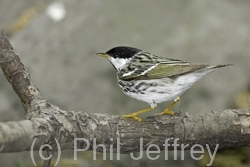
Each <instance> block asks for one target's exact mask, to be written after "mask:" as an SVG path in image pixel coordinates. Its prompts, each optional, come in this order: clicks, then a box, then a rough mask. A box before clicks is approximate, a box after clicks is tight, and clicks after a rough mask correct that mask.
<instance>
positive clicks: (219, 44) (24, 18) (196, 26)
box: [0, 0, 250, 167]
mask: <svg viewBox="0 0 250 167" xmlns="http://www.w3.org/2000/svg"><path fill="white" fill-rule="evenodd" d="M249 9H250V1H249V0H241V1H235V0H219V1H210V0H169V1H166V0H159V1H149V0H148V1H145V0H137V1H133V0H127V1H119V2H118V1H115V0H105V1H103V0H82V1H81V0H70V1H67V0H58V1H49V0H47V1H33V0H19V1H14V0H8V1H4V0H0V27H1V28H4V29H5V30H6V32H7V33H8V36H9V39H10V41H11V43H12V45H13V47H14V48H15V50H16V52H17V53H18V54H19V56H20V58H21V61H22V62H23V63H24V65H25V67H26V69H27V70H28V72H29V73H30V75H31V78H32V80H33V82H34V83H35V84H36V86H37V87H38V88H39V90H40V91H41V93H42V95H43V96H44V97H45V98H47V99H48V100H49V101H50V102H51V103H53V104H55V105H57V106H59V107H60V108H62V109H65V110H82V111H86V112H98V113H108V114H117V115H122V114H128V113H131V112H134V111H137V110H140V109H143V108H146V107H148V104H147V103H145V102H139V101H137V100H135V99H132V98H129V97H127V96H126V95H124V94H123V93H122V92H121V91H120V88H119V87H118V85H117V83H116V75H115V71H114V69H113V67H112V66H111V64H110V63H109V62H108V60H105V59H103V58H101V57H98V56H96V55H95V53H97V52H106V51H107V50H109V49H110V48H112V47H115V46H121V45H125V46H133V47H137V48H140V49H143V50H146V51H148V52H151V53H154V54H156V55H160V56H165V57H169V58H175V59H182V60H185V61H189V62H195V63H204V64H211V65H212V64H234V65H233V66H230V67H226V68H223V69H220V70H218V71H215V72H213V73H212V74H209V75H208V76H206V77H205V78H203V79H202V80H200V81H198V82H197V83H196V84H195V85H194V86H193V87H192V88H191V89H189V90H188V91H187V92H186V93H185V94H184V95H183V96H182V97H181V100H180V102H179V103H178V104H177V105H176V106H175V107H174V108H173V110H174V111H183V112H190V113H195V114H197V115H198V114H199V115H201V114H205V113H208V112H211V110H213V109H226V108H234V107H235V103H234V101H235V96H236V95H237V93H238V92H240V91H242V90H245V89H247V87H248V86H249V85H250V75H249V72H250V66H249V62H250V47H249V46H250V19H249V16H250V10H249ZM51 12H52V13H51ZM56 16H57V17H56ZM0 81H1V82H0V121H14V120H21V119H23V118H24V115H25V112H24V111H23V108H22V106H21V103H20V101H19V99H18V97H17V96H16V95H15V94H14V92H13V90H12V88H11V86H10V85H9V83H8V82H7V80H6V79H5V77H4V76H3V74H2V72H1V73H0ZM169 103H170V102H166V103H162V104H160V105H158V106H159V107H157V108H156V109H155V110H154V111H151V112H150V113H148V114H144V115H142V117H146V116H147V115H153V114H154V113H157V112H161V111H162V110H163V109H164V108H166V107H167V106H168V105H169ZM63 154H65V156H67V155H69V156H71V157H72V156H73V152H71V151H66V152H64V153H63ZM90 154H91V155H92V153H90ZM188 157H189V152H188V151H186V157H185V160H184V161H181V160H179V161H176V160H174V159H173V157H172V158H171V156H170V157H169V160H168V161H165V160H164V154H162V155H161V158H160V159H159V160H157V161H150V160H148V159H147V158H146V157H144V158H143V160H140V161H133V160H132V159H131V158H130V157H129V156H128V155H124V156H121V160H120V161H108V162H99V161H91V160H90V159H92V157H91V156H90V158H89V159H87V158H86V156H85V155H83V156H82V158H83V160H82V161H81V160H79V162H77V163H76V164H74V165H76V166H78V165H79V166H81V165H84V166H103V163H104V164H108V165H109V166H117V165H119V166H128V165H131V166H152V165H159V166H161V165H162V166H163V165H164V166H167V165H168V166H176V167H177V166H198V165H199V162H197V161H194V160H191V159H190V158H188ZM69 159H70V161H73V159H72V158H69ZM101 159H102V158H100V160H101ZM78 163H79V164H78ZM20 165H26V166H30V165H32V162H31V159H30V156H29V152H24V153H12V154H0V166H20ZM59 165H60V166H63V164H60V163H59ZM68 166H73V165H68Z"/></svg>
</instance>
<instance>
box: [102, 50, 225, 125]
mask: <svg viewBox="0 0 250 167" xmlns="http://www.w3.org/2000/svg"><path fill="white" fill-rule="evenodd" d="M98 55H100V56H103V57H106V58H108V59H109V61H110V62H111V64H112V65H113V66H114V68H115V69H116V74H117V80H118V84H119V86H120V87H121V89H122V91H123V92H124V93H125V94H126V95H128V96H130V97H132V98H135V99H137V100H141V101H145V102H147V103H149V105H150V108H152V109H153V108H155V107H156V106H157V103H162V102H165V101H170V100H174V99H175V101H178V100H179V96H180V95H181V94H183V93H184V92H185V91H186V90H187V89H188V88H190V87H191V86H192V85H193V84H194V83H195V82H196V81H198V80H199V79H201V78H202V77H203V76H205V75H207V74H208V73H210V72H212V71H214V70H215V69H217V68H220V67H225V66H228V65H214V66H211V65H205V64H194V63H189V62H185V61H182V60H176V59H171V58H165V57H159V56H156V55H154V54H151V53H148V52H145V51H143V50H140V49H136V48H132V47H126V46H120V47H115V48H112V49H110V50H109V51H107V52H106V53H101V54H98ZM168 112H169V111H167V112H165V113H168ZM133 114H134V115H133V116H132V114H130V115H127V116H126V117H134V118H135V117H136V118H135V119H137V120H139V121H140V120H141V119H140V118H138V117H137V115H138V114H135V113H133ZM139 114H140V113H139ZM162 114H164V113H162Z"/></svg>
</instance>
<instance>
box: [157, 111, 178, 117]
mask: <svg viewBox="0 0 250 167" xmlns="http://www.w3.org/2000/svg"><path fill="white" fill-rule="evenodd" d="M164 114H169V115H172V116H173V115H174V112H173V111H169V110H164V111H163V112H160V113H157V114H155V115H164Z"/></svg>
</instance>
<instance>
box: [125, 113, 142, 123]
mask: <svg viewBox="0 0 250 167" xmlns="http://www.w3.org/2000/svg"><path fill="white" fill-rule="evenodd" d="M122 118H134V119H136V120H137V121H139V122H141V118H139V117H137V114H129V115H123V116H122Z"/></svg>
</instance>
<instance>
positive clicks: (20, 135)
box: [0, 29, 250, 154]
mask: <svg viewBox="0 0 250 167" xmlns="http://www.w3.org/2000/svg"><path fill="white" fill-rule="evenodd" d="M0 66H1V68H2V70H3V73H4V75H5V76H6V78H7V80H8V81H9V82H10V84H11V85H12V87H13V89H14V91H15V92H16V94H17V95H18V96H19V97H20V99H21V102H22V104H23V106H24V109H25V110H26V111H27V115H26V117H25V120H22V121H16V122H2V123H0V152H2V153H7V152H20V151H28V150H30V149H31V146H32V144H34V145H33V146H34V147H33V150H39V148H40V146H41V145H43V144H50V145H51V146H52V147H53V149H52V151H57V149H58V145H57V142H58V143H59V145H60V148H61V149H62V150H64V149H74V148H78V149H80V148H82V149H84V148H87V147H88V146H89V148H88V150H95V149H96V150H97V151H102V147H97V148H95V146H97V145H98V144H103V145H104V146H105V147H106V148H107V152H109V151H110V150H109V148H111V147H113V150H112V151H113V152H120V153H124V154H127V153H130V152H137V151H139V150H140V144H142V143H140V138H143V140H142V141H143V144H142V148H143V150H146V149H147V147H148V146H149V145H150V144H156V145H158V146H159V147H160V149H161V150H164V149H165V147H164V145H163V144H165V142H166V141H168V143H169V144H170V146H169V147H168V150H173V149H174V146H173V143H174V140H175V139H178V143H179V144H184V145H187V146H186V147H185V150H188V149H190V148H191V147H192V146H193V145H195V144H197V143H199V144H200V145H202V146H204V147H205V146H207V145H206V144H208V145H209V146H210V147H212V148H215V146H216V145H217V144H219V148H228V147H235V146H249V144H250V142H249V141H250V121H249V119H250V109H239V110H234V109H228V110H223V111H218V110H216V111H212V112H210V113H208V114H206V115H203V116H197V115H193V114H190V113H181V112H179V113H176V114H175V116H174V117H172V116H168V115H163V116H151V117H147V118H146V119H143V120H142V122H138V121H136V120H134V119H124V118H120V117H119V116H116V115H108V114H100V113H87V112H83V111H64V110H61V109H59V108H58V107H57V106H55V105H52V104H50V103H49V102H47V101H46V99H45V98H43V97H42V96H41V94H40V91H39V90H38V88H36V86H35V85H34V84H33V82H32V81H31V80H30V77H29V74H28V72H27V71H26V70H25V68H24V66H23V64H22V63H21V61H20V59H19V57H18V55H17V54H16V53H15V52H14V50H13V48H12V46H11V44H10V43H9V41H8V39H7V37H6V36H5V34H4V31H3V30H2V29H0ZM76 138H81V139H76ZM74 141H75V142H74ZM88 142H89V145H88ZM177 149H182V147H181V145H179V146H178V147H177Z"/></svg>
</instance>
